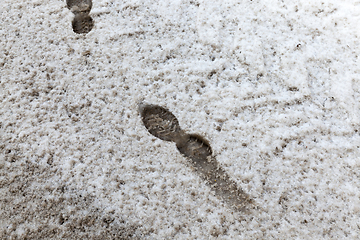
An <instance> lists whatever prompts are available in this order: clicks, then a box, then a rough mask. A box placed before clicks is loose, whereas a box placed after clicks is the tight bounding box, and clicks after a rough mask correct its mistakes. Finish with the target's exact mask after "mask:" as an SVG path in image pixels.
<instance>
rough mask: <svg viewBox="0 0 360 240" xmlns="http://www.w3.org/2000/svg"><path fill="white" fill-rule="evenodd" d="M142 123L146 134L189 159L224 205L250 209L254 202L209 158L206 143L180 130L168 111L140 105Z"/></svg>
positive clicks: (155, 106) (158, 107)
mask: <svg viewBox="0 0 360 240" xmlns="http://www.w3.org/2000/svg"><path fill="white" fill-rule="evenodd" d="M139 110H140V114H141V116H142V120H143V123H144V125H145V127H146V128H147V130H148V131H149V133H151V134H152V135H153V136H155V137H157V138H160V139H162V140H165V141H173V142H175V143H176V147H177V149H178V150H179V152H180V153H181V154H183V155H184V156H185V157H187V158H189V159H190V163H191V165H192V166H193V167H194V170H195V172H196V173H198V174H199V176H200V177H201V178H202V179H203V180H205V181H206V183H207V184H208V185H209V186H210V187H211V189H212V190H213V191H214V192H215V194H216V196H218V197H220V198H221V199H222V200H223V201H224V202H226V203H227V204H229V205H230V206H232V207H234V208H235V209H237V210H240V211H247V210H248V209H249V208H253V207H254V205H253V201H252V199H251V198H250V197H249V195H248V194H246V193H245V192H244V191H243V190H242V189H241V188H238V187H237V185H236V183H235V182H234V181H232V180H231V179H230V177H229V175H228V174H227V173H226V172H225V171H224V169H223V168H221V166H220V165H219V163H218V162H217V161H216V158H215V157H214V156H212V150H211V147H210V144H209V142H208V141H206V140H205V139H204V138H202V137H201V136H199V135H196V134H186V133H185V132H184V131H183V130H181V128H180V125H179V122H178V120H177V119H176V117H175V116H174V115H173V114H172V113H171V112H170V111H169V110H167V109H165V108H163V107H160V106H157V105H146V104H141V105H140V107H139Z"/></svg>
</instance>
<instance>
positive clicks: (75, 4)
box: [66, 0, 92, 14]
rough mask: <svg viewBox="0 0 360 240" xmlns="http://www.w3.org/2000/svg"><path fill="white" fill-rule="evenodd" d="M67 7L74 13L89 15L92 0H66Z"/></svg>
mask: <svg viewBox="0 0 360 240" xmlns="http://www.w3.org/2000/svg"><path fill="white" fill-rule="evenodd" d="M66 5H67V6H68V8H69V9H70V11H72V12H73V13H76V12H87V13H88V14H89V12H90V10H91V8H92V1H91V0H66Z"/></svg>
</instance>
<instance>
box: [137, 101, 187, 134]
mask: <svg viewBox="0 0 360 240" xmlns="http://www.w3.org/2000/svg"><path fill="white" fill-rule="evenodd" d="M139 110H140V114H141V116H142V121H143V123H144V125H145V127H146V129H147V130H148V131H149V133H151V134H152V135H153V136H155V137H157V138H160V139H161V140H164V141H176V140H175V139H177V138H178V137H179V134H181V132H182V131H181V129H180V125H179V122H178V120H177V119H176V117H175V116H174V115H173V114H172V113H171V112H170V111H169V110H167V109H165V108H163V107H160V106H156V105H140V108H139Z"/></svg>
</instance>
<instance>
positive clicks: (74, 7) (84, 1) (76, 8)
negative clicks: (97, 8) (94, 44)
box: [66, 0, 94, 34]
mask: <svg viewBox="0 0 360 240" xmlns="http://www.w3.org/2000/svg"><path fill="white" fill-rule="evenodd" d="M66 5H67V7H68V8H69V9H70V11H71V12H72V13H74V14H75V17H74V20H73V21H72V27H73V30H74V32H75V33H78V34H82V33H89V32H90V31H91V29H92V28H93V27H94V21H93V20H92V18H91V17H90V15H89V13H90V10H91V7H92V1H91V0H66Z"/></svg>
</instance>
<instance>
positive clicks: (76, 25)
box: [72, 13, 94, 34]
mask: <svg viewBox="0 0 360 240" xmlns="http://www.w3.org/2000/svg"><path fill="white" fill-rule="evenodd" d="M72 27H73V30H74V32H75V33H78V34H81V33H89V32H90V31H91V29H92V28H93V27H94V22H93V20H92V18H91V17H90V16H89V15H88V14H86V13H78V14H76V15H75V18H74V20H73V21H72Z"/></svg>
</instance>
